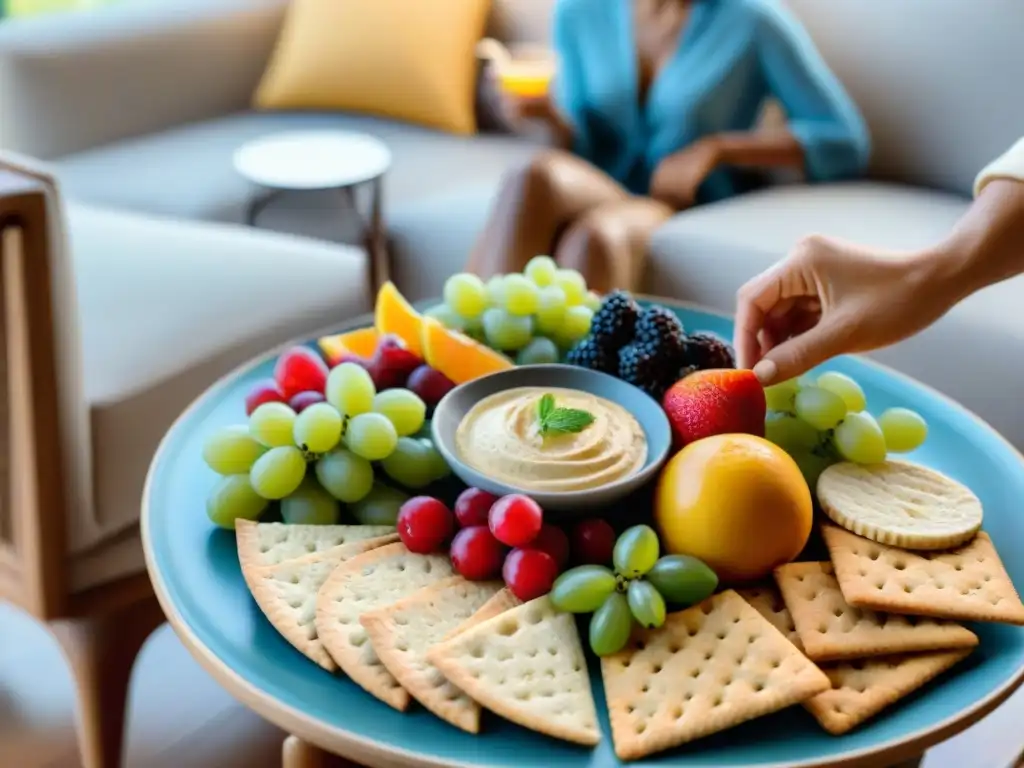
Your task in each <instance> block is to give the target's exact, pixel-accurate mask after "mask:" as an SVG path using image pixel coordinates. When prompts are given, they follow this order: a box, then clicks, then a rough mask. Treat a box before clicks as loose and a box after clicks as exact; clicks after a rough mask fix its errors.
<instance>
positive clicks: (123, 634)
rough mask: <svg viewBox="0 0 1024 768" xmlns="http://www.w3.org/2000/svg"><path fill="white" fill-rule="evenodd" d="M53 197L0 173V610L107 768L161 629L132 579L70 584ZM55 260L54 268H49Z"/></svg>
mask: <svg viewBox="0 0 1024 768" xmlns="http://www.w3.org/2000/svg"><path fill="white" fill-rule="evenodd" d="M54 194H55V193H54V190H53V189H52V188H50V187H48V185H47V184H46V182H45V181H44V180H43V179H40V178H37V177H34V176H32V175H31V174H28V173H22V172H20V171H19V170H18V169H15V168H10V167H5V166H4V165H3V164H2V163H0V600H7V601H10V602H12V603H14V604H16V605H18V606H19V607H21V608H22V609H23V610H25V611H26V612H28V613H29V614H30V615H32V616H33V617H35V618H36V619H37V620H38V621H40V622H42V623H44V624H45V626H46V627H47V628H48V629H49V630H50V631H51V632H52V634H53V635H54V636H55V637H56V639H57V640H58V642H59V644H60V646H61V649H62V650H63V653H64V655H65V657H66V658H67V660H68V663H69V666H70V668H71V671H72V674H73V677H74V681H75V687H76V692H77V697H78V718H79V729H78V734H79V747H80V751H81V758H82V763H83V765H84V767H85V768H117V767H118V766H120V765H121V756H122V751H123V741H124V719H125V704H126V701H127V694H128V683H129V680H130V677H131V670H132V666H133V664H134V661H135V658H136V656H137V655H138V652H139V650H140V649H141V647H142V645H143V643H144V642H145V640H146V638H147V637H149V635H150V634H151V633H152V631H153V630H154V629H155V628H156V627H157V626H159V625H160V624H161V623H162V621H163V614H162V613H161V611H160V608H159V605H158V604H157V602H156V598H155V597H154V595H153V590H152V585H151V584H150V582H149V579H148V577H147V576H146V574H144V573H143V574H138V575H136V576H132V577H129V578H126V579H122V580H120V581H118V582H115V583H112V584H108V585H103V586H101V587H98V588H96V589H94V590H90V591H87V592H84V593H78V594H72V593H71V592H70V590H69V588H68V584H69V561H68V554H67V552H68V548H67V540H68V539H67V521H68V520H69V519H70V516H71V515H72V514H74V513H75V510H74V509H73V507H74V505H73V503H71V502H70V500H69V498H68V496H69V494H68V493H67V488H68V485H67V483H66V480H67V478H66V476H65V473H66V472H67V470H68V466H69V464H68V456H67V451H66V448H67V446H66V444H65V441H64V439H63V435H64V432H63V431H62V428H61V426H62V425H61V418H62V402H61V390H60V384H61V381H60V370H59V369H60V366H59V365H58V345H57V344H56V341H55V340H56V338H57V333H56V331H57V329H56V319H55V318H56V315H57V313H56V312H55V311H54V310H55V307H54V301H55V297H54V294H53V285H54V282H53V279H54V270H55V269H59V268H61V266H62V265H61V264H60V263H59V262H58V261H57V259H58V258H60V256H63V254H60V256H57V249H58V248H60V247H61V244H59V243H54V242H52V237H53V234H52V233H53V232H55V231H59V227H55V226H54V222H53V220H52V217H54V216H58V215H59V212H58V211H56V210H54V209H53V208H54V202H53V201H54V197H53V196H54ZM55 257H56V258H55Z"/></svg>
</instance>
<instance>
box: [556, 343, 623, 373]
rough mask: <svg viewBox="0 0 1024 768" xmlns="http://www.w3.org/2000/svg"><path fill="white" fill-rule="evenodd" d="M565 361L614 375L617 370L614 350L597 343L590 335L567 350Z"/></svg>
mask: <svg viewBox="0 0 1024 768" xmlns="http://www.w3.org/2000/svg"><path fill="white" fill-rule="evenodd" d="M565 362H567V363H568V364H569V365H576V366H579V367H580V368H589V369H590V370H592V371H601V372H602V373H610V374H612V375H615V373H616V371H617V370H618V366H619V364H618V358H617V357H616V356H615V352H614V350H609V349H608V348H607V347H604V346H602V345H601V344H600V343H598V340H597V339H595V338H593V337H590V338H586V339H584V340H583V341H581V342H579V343H578V344H577V345H576V346H574V347H573V348H572V349H570V350H569V352H568V353H567V354H566V356H565Z"/></svg>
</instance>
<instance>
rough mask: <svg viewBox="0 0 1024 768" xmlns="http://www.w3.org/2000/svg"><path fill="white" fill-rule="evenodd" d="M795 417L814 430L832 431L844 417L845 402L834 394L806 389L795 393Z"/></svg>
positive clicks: (812, 388)
mask: <svg viewBox="0 0 1024 768" xmlns="http://www.w3.org/2000/svg"><path fill="white" fill-rule="evenodd" d="M795 403H796V407H795V408H794V410H795V411H796V415H797V417H798V418H801V419H803V420H804V421H806V422H807V423H808V424H810V425H811V426H812V427H814V428H815V429H818V430H821V431H825V430H826V429H832V428H833V427H835V425H836V424H838V423H839V422H840V421H842V420H843V417H844V416H845V415H846V402H845V401H844V400H843V398H841V397H840V396H839V395H837V394H836V393H835V392H829V391H828V390H827V389H822V388H821V387H806V388H804V389H801V390H800V391H799V392H797V393H796V401H795Z"/></svg>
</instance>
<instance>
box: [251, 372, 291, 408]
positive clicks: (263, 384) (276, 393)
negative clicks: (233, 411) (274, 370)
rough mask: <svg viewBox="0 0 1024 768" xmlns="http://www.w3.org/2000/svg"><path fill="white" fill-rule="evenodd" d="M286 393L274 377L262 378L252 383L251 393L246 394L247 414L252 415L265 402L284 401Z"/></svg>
mask: <svg viewBox="0 0 1024 768" xmlns="http://www.w3.org/2000/svg"><path fill="white" fill-rule="evenodd" d="M284 401H285V396H284V393H283V392H282V391H281V389H280V388H279V387H278V386H277V382H276V381H274V380H273V379H262V380H260V381H257V382H256V383H255V384H253V385H252V389H250V390H249V394H248V395H246V396H245V415H246V416H252V412H253V411H255V410H256V409H257V408H259V407H260V406H261V405H263V404H264V403H283V402H284Z"/></svg>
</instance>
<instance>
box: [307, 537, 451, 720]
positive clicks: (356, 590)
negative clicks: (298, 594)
mask: <svg viewBox="0 0 1024 768" xmlns="http://www.w3.org/2000/svg"><path fill="white" fill-rule="evenodd" d="M451 575H452V564H451V560H449V559H448V557H447V556H445V555H418V554H415V553H413V552H410V551H409V550H408V549H406V548H405V545H404V544H402V543H401V542H399V543H397V544H388V545H387V546H386V547H380V548H379V549H374V550H371V551H370V552H366V553H364V554H362V555H359V556H358V557H354V558H352V559H351V560H349V561H348V562H346V563H343V564H342V565H340V566H338V567H337V568H335V569H334V571H333V572H332V573H331V575H330V576H328V577H327V581H325V582H324V584H323V586H322V587H320V592H319V594H318V595H317V598H316V631H317V634H319V635H320V641H321V642H322V643H323V644H324V648H326V649H327V652H328V653H329V654H330V655H331V657H332V658H333V659H334V660H335V661H336V662H337V664H338V666H339V667H341V671H342V672H344V673H345V674H346V675H348V676H349V677H350V678H352V679H353V680H354V681H355V682H356V683H358V684H359V685H360V686H362V687H363V688H364V689H365V690H366V691H367V692H368V693H372V694H373V695H374V696H376V697H377V698H378V699H380V700H381V701H383V702H384V703H386V704H389V705H390V706H392V707H394V708H395V709H397V710H399V711H402V710H404V709H405V708H406V707H407V706H409V693H408V692H407V691H406V690H405V689H404V688H402V686H401V685H400V684H399V682H398V681H397V680H396V679H395V677H394V675H392V674H391V673H390V672H388V670H387V669H386V668H385V667H384V665H383V664H382V663H381V660H380V658H378V656H377V653H376V652H375V651H374V649H373V644H372V643H371V642H370V640H369V637H368V635H367V633H366V630H365V629H364V628H363V626H362V624H360V623H359V618H360V616H362V615H363V614H364V613H367V612H369V611H373V610H376V609H378V608H384V607H385V606H388V605H391V604H392V603H394V602H396V601H397V600H399V599H401V598H403V597H405V596H407V595H411V594H412V593H413V592H415V591H417V590H419V589H422V588H423V587H426V586H429V585H431V584H434V583H435V582H438V581H440V580H441V579H446V578H448V577H449V576H451Z"/></svg>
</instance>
